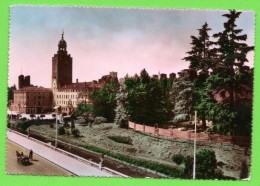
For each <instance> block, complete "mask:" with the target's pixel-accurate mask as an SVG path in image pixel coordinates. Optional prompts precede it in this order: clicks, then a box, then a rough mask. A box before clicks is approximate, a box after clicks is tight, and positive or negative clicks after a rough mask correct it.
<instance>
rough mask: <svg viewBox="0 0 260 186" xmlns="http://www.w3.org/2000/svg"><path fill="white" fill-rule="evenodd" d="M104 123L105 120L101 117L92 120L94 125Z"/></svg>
mask: <svg viewBox="0 0 260 186" xmlns="http://www.w3.org/2000/svg"><path fill="white" fill-rule="evenodd" d="M106 122H107V119H106V118H103V117H96V118H95V120H94V123H95V124H101V123H106Z"/></svg>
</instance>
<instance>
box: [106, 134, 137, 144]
mask: <svg viewBox="0 0 260 186" xmlns="http://www.w3.org/2000/svg"><path fill="white" fill-rule="evenodd" d="M108 138H109V139H111V140H112V141H115V142H117V143H124V144H128V145H131V144H132V143H131V139H129V138H126V137H122V136H109V137H108Z"/></svg>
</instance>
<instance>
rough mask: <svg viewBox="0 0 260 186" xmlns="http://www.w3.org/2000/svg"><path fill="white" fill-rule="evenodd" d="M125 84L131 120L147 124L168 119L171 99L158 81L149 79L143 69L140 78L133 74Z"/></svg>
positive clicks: (163, 121)
mask: <svg viewBox="0 0 260 186" xmlns="http://www.w3.org/2000/svg"><path fill="white" fill-rule="evenodd" d="M125 84H126V86H127V88H128V100H127V102H128V104H127V112H128V113H129V115H130V116H131V120H132V121H134V122H137V123H141V124H148V125H154V124H155V123H165V122H168V121H169V119H170V110H171V108H170V107H171V101H170V99H169V94H166V90H165V89H166V88H165V87H163V86H162V84H161V83H160V81H158V80H155V79H151V78H150V77H149V74H148V73H147V72H146V70H145V69H144V70H142V71H141V73H140V78H139V77H138V76H135V77H134V78H131V79H128V80H127V81H126V82H125Z"/></svg>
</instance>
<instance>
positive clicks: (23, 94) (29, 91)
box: [9, 87, 52, 114]
mask: <svg viewBox="0 0 260 186" xmlns="http://www.w3.org/2000/svg"><path fill="white" fill-rule="evenodd" d="M9 109H10V110H14V111H18V112H21V113H27V114H40V113H46V112H50V111H51V110H52V92H51V90H50V89H47V88H39V87H26V88H21V89H18V90H14V100H13V101H12V102H11V103H10V106H9Z"/></svg>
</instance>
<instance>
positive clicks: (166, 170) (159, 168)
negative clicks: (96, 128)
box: [85, 146, 187, 178]
mask: <svg viewBox="0 0 260 186" xmlns="http://www.w3.org/2000/svg"><path fill="white" fill-rule="evenodd" d="M85 148H86V149H87V150H91V151H94V152H98V153H103V154H105V155H107V156H110V157H113V158H115V159H118V160H121V161H124V162H126V163H130V164H132V165H136V166H139V167H144V168H147V169H150V170H153V171H155V172H158V173H162V174H165V175H167V176H170V177H173V178H187V176H186V175H185V174H184V171H183V170H179V169H176V168H173V167H169V166H166V165H161V164H158V163H151V162H147V161H143V160H138V159H134V158H129V157H126V156H124V155H122V154H115V153H112V152H109V151H106V150H102V149H98V148H96V147H91V146H85Z"/></svg>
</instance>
